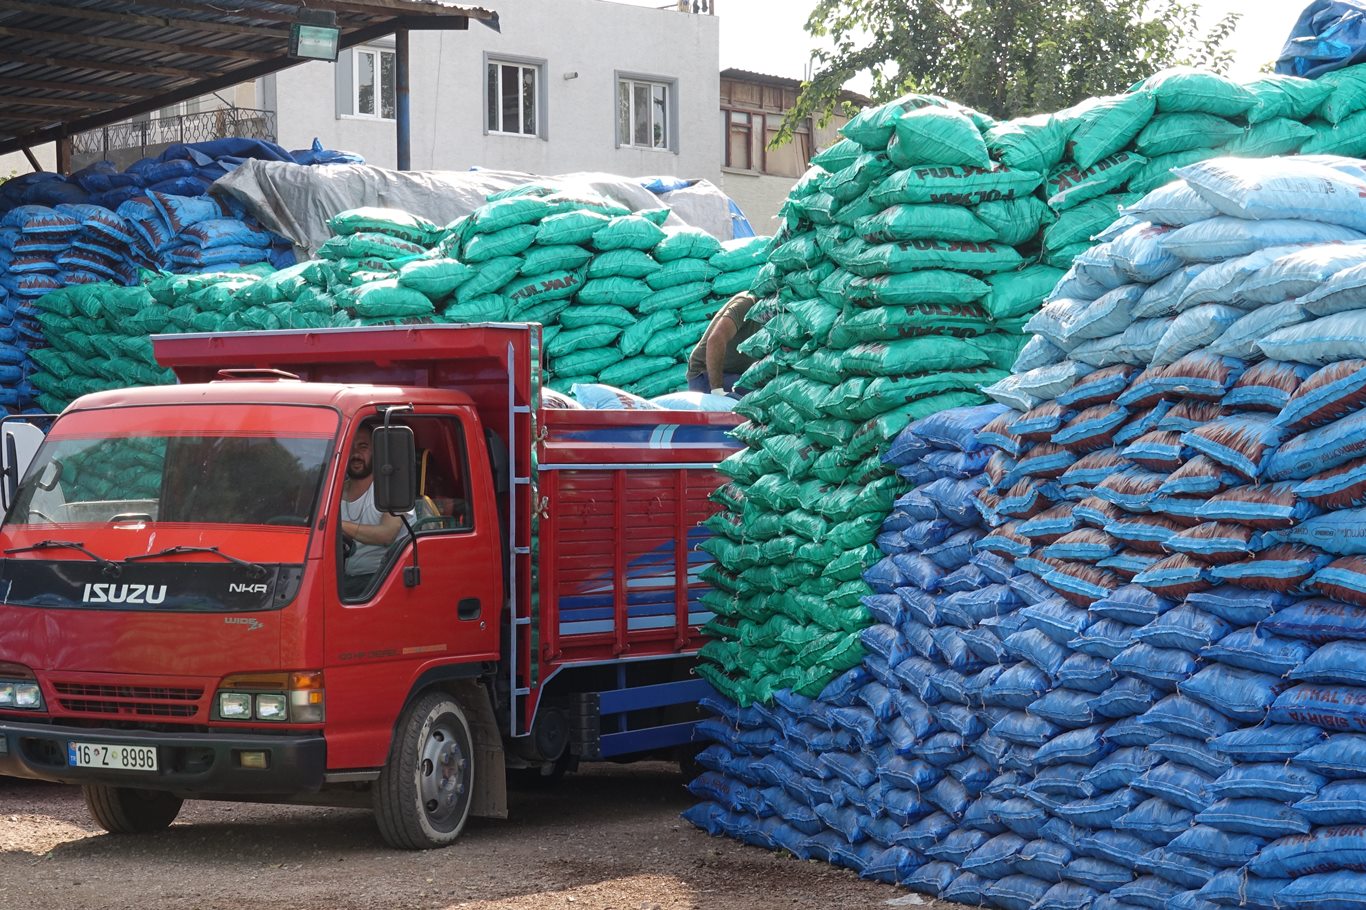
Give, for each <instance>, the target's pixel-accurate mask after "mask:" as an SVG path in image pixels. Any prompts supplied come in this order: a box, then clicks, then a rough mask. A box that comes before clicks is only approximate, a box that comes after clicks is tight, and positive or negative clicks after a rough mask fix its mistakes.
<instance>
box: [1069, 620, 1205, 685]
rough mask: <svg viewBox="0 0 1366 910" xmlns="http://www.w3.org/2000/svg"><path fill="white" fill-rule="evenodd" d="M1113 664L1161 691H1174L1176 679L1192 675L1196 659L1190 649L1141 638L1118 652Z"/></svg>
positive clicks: (1179, 681)
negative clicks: (1140, 640)
mask: <svg viewBox="0 0 1366 910" xmlns="http://www.w3.org/2000/svg"><path fill="white" fill-rule="evenodd" d="M1097 625H1100V623H1097ZM1092 628H1095V627H1094V626H1093V627H1092ZM1114 667H1115V670H1116V671H1117V672H1119V673H1124V674H1127V675H1129V676H1133V677H1136V678H1138V679H1141V680H1143V681H1144V682H1146V683H1148V684H1149V685H1152V686H1156V687H1157V688H1159V689H1161V690H1163V691H1164V692H1174V691H1175V690H1176V687H1177V684H1178V683H1181V682H1184V681H1186V680H1187V679H1189V678H1190V677H1192V676H1194V675H1195V672H1196V669H1197V668H1198V667H1199V660H1198V659H1197V658H1196V657H1195V655H1194V654H1191V653H1190V652H1189V651H1183V650H1178V649H1176V648H1155V647H1153V646H1152V645H1148V644H1143V643H1141V642H1140V643H1138V644H1135V645H1132V646H1130V647H1128V648H1126V649H1124V651H1123V652H1122V653H1120V654H1117V655H1116V656H1115V658H1114Z"/></svg>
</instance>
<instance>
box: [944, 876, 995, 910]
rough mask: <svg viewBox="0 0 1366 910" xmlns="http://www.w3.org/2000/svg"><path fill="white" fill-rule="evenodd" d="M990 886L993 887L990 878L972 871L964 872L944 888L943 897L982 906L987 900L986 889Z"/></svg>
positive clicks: (960, 902)
mask: <svg viewBox="0 0 1366 910" xmlns="http://www.w3.org/2000/svg"><path fill="white" fill-rule="evenodd" d="M989 887H991V880H990V879H986V878H982V877H981V876H980V875H974V874H973V873H971V872H964V873H962V874H960V875H959V876H958V877H957V878H955V879H954V880H953V882H952V884H950V885H949V886H948V887H947V888H945V889H944V894H943V897H944V900H946V901H953V902H955V903H959V904H969V905H972V906H981V904H982V903H983V902H984V901H985V900H986V897H985V895H986V890H987V888H989Z"/></svg>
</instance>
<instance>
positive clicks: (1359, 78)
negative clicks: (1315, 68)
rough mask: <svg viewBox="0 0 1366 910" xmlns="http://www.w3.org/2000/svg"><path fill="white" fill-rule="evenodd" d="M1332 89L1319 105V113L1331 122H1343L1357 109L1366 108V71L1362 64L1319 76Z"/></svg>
mask: <svg viewBox="0 0 1366 910" xmlns="http://www.w3.org/2000/svg"><path fill="white" fill-rule="evenodd" d="M1318 81H1319V83H1320V84H1322V85H1326V86H1328V87H1329V89H1330V90H1331V92H1332V94H1330V95H1329V96H1328V97H1327V98H1326V99H1325V100H1324V102H1323V104H1321V105H1319V109H1318V115H1319V116H1320V117H1322V118H1323V119H1324V120H1327V121H1328V122H1329V123H1341V122H1342V121H1344V120H1346V119H1347V118H1348V117H1350V116H1352V115H1353V114H1355V113H1356V112H1357V111H1360V110H1366V72H1362V67H1360V66H1349V67H1347V68H1346V69H1340V70H1334V71H1333V72H1331V73H1324V74H1323V75H1322V76H1320V77H1319V78H1318Z"/></svg>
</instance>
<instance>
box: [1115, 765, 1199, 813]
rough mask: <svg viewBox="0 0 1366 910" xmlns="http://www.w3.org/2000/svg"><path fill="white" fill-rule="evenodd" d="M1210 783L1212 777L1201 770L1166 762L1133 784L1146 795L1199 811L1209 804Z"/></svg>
mask: <svg viewBox="0 0 1366 910" xmlns="http://www.w3.org/2000/svg"><path fill="white" fill-rule="evenodd" d="M1210 783H1211V780H1210V778H1209V777H1208V776H1206V775H1204V774H1201V773H1200V772H1199V771H1196V770H1194V769H1192V768H1188V767H1183V766H1182V765H1178V764H1176V763H1174V762H1165V763H1163V764H1160V765H1158V766H1156V767H1155V768H1153V769H1151V770H1150V771H1148V772H1147V773H1146V774H1144V775H1143V776H1142V777H1140V778H1137V779H1136V780H1135V781H1134V782H1133V784H1132V786H1133V788H1134V789H1135V790H1137V791H1138V792H1139V793H1142V794H1144V795H1145V796H1155V797H1158V798H1159V799H1164V800H1166V801H1167V802H1169V803H1171V804H1172V805H1174V806H1180V807H1181V808H1182V809H1189V810H1190V811H1192V812H1198V811H1200V810H1201V809H1203V808H1205V807H1206V806H1208V805H1209V798H1208V796H1207V795H1206V792H1205V791H1206V787H1208V786H1209V784H1210Z"/></svg>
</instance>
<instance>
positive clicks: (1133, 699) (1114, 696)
mask: <svg viewBox="0 0 1366 910" xmlns="http://www.w3.org/2000/svg"><path fill="white" fill-rule="evenodd" d="M1161 697H1162V690H1161V689H1158V688H1157V687H1156V686H1153V685H1151V684H1149V683H1146V682H1144V681H1143V680H1141V679H1135V678H1134V677H1132V676H1127V677H1125V678H1124V679H1121V680H1120V681H1119V682H1117V683H1115V684H1114V685H1113V686H1111V687H1110V688H1109V689H1107V690H1105V691H1104V692H1102V693H1101V694H1100V695H1098V696H1096V698H1095V700H1094V701H1093V702H1092V703H1091V708H1092V710H1093V711H1095V713H1096V716H1097V717H1103V718H1107V719H1110V720H1118V719H1119V718H1121V717H1137V716H1138V715H1140V714H1142V713H1144V712H1145V711H1147V710H1148V709H1149V708H1151V707H1152V706H1153V705H1155V704H1157V701H1158V699H1160V698H1161Z"/></svg>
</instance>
